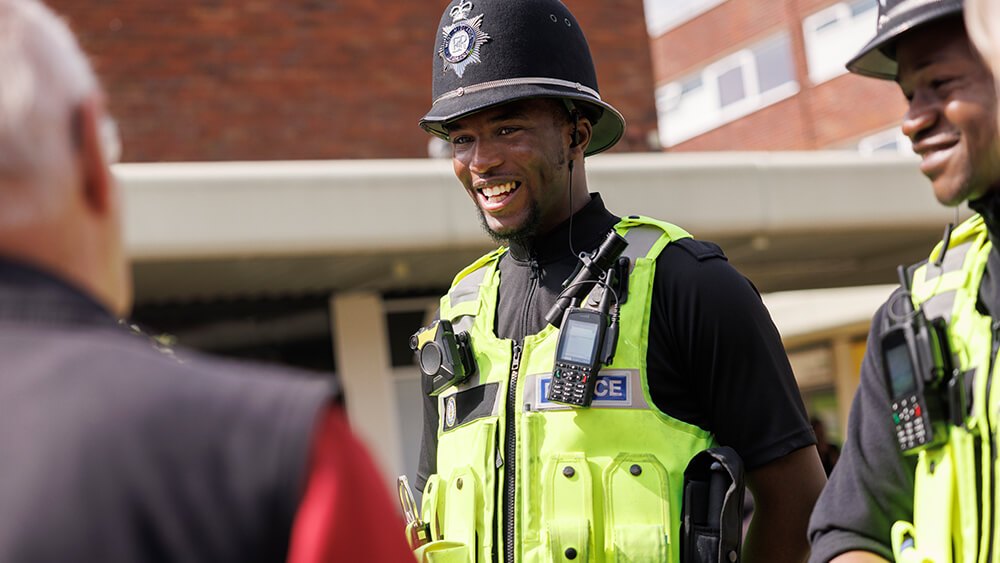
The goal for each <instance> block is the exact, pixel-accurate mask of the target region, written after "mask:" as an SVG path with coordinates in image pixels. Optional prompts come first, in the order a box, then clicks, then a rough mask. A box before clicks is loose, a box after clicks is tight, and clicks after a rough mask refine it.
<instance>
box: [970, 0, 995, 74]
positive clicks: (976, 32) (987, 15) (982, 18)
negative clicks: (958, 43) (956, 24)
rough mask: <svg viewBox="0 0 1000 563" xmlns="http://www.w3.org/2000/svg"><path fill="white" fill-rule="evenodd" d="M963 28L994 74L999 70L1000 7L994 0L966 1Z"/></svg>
mask: <svg viewBox="0 0 1000 563" xmlns="http://www.w3.org/2000/svg"><path fill="white" fill-rule="evenodd" d="M965 28H966V30H967V31H968V32H969V37H970V38H971V39H972V42H973V43H974V44H975V45H976V49H978V50H979V52H980V53H981V54H982V55H983V58H985V59H986V62H987V63H989V66H990V70H992V71H993V72H994V74H996V73H997V70H998V69H1000V6H997V2H996V0H966V2H965ZM996 76H998V77H1000V75H996Z"/></svg>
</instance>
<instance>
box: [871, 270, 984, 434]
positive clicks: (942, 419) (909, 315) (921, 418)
mask: <svg viewBox="0 0 1000 563" xmlns="http://www.w3.org/2000/svg"><path fill="white" fill-rule="evenodd" d="M901 275H902V274H901ZM904 282H905V279H904ZM904 287H906V286H905V285H904ZM902 301H904V302H905V303H904V305H903V308H904V312H905V314H904V316H903V317H901V318H899V319H896V321H895V322H894V323H893V324H892V325H891V326H890V327H889V328H888V329H887V330H885V331H884V332H883V333H882V335H881V342H882V358H881V359H882V368H883V369H882V371H883V373H884V374H885V380H886V381H885V383H886V387H887V388H888V390H889V396H890V400H891V401H892V405H891V406H892V424H893V428H894V430H895V433H896V441H897V443H898V444H899V449H900V450H902V451H903V453H906V454H912V453H917V452H919V451H920V450H923V449H926V448H930V447H935V446H937V445H940V444H942V443H944V442H945V441H946V440H947V439H948V434H947V425H948V421H949V409H954V410H956V411H959V412H956V413H954V414H956V415H958V416H964V409H965V406H964V404H962V403H964V401H954V400H953V399H952V397H950V394H953V393H955V391H956V390H959V391H961V390H962V388H963V386H962V385H960V384H957V381H954V380H955V379H956V374H955V370H954V369H953V367H952V358H951V351H950V348H949V346H948V334H947V327H946V325H945V321H944V319H940V318H936V319H927V318H926V316H925V315H924V312H923V310H922V309H916V310H914V308H913V304H912V302H911V301H910V298H909V291H907V292H906V293H905V294H903V299H902ZM950 403H955V404H953V405H950Z"/></svg>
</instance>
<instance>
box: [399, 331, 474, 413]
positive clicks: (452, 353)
mask: <svg viewBox="0 0 1000 563" xmlns="http://www.w3.org/2000/svg"><path fill="white" fill-rule="evenodd" d="M410 349H412V350H413V351H414V352H416V353H417V359H418V363H419V365H420V371H421V373H423V374H424V376H425V377H427V378H428V379H429V383H430V390H429V391H428V392H427V394H428V395H431V396H435V395H439V394H441V392H442V391H444V390H445V389H448V388H449V387H452V386H453V385H458V384H459V383H461V382H463V381H465V380H466V379H468V378H469V377H470V376H472V375H473V374H475V373H476V360H475V357H474V356H473V354H472V341H471V339H470V338H469V333H468V332H460V333H458V334H455V330H454V328H453V327H452V324H451V322H450V321H448V320H446V319H441V320H437V321H434V322H433V323H431V325H430V326H428V327H425V328H422V329H420V330H418V331H417V332H416V333H415V334H414V335H413V336H411V337H410Z"/></svg>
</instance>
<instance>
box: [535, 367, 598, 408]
mask: <svg viewBox="0 0 1000 563" xmlns="http://www.w3.org/2000/svg"><path fill="white" fill-rule="evenodd" d="M592 378H593V370H591V369H590V368H589V367H586V366H580V365H574V364H566V363H562V362H557V363H556V369H555V371H554V372H553V373H552V384H551V385H550V386H549V390H548V393H546V394H545V398H546V399H548V400H550V401H554V402H557V403H564V404H567V405H577V406H587V405H589V404H590V397H588V393H587V387H588V384H589V383H591V380H592Z"/></svg>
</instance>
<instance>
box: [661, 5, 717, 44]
mask: <svg viewBox="0 0 1000 563" xmlns="http://www.w3.org/2000/svg"><path fill="white" fill-rule="evenodd" d="M658 2H659V0H643V8H644V11H645V14H646V31H647V32H648V33H649V36H650V37H659V36H661V35H663V34H664V33H667V32H668V31H670V30H672V29H675V28H677V27H680V26H682V25H684V24H685V23H687V22H689V21H691V20H693V19H694V18H696V17H698V16H700V15H701V14H704V13H705V12H707V11H709V10H711V9H712V8H715V7H716V6H718V5H719V4H722V3H724V2H726V0H703V1H702V3H701V4H699V5H698V6H694V7H691V8H688V9H687V10H681V11H679V12H673V13H670V12H668V11H666V10H664V9H658V8H651V7H650V6H652V5H653V4H654V3H658ZM667 13H670V17H664V16H663V15H664V14H667Z"/></svg>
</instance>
